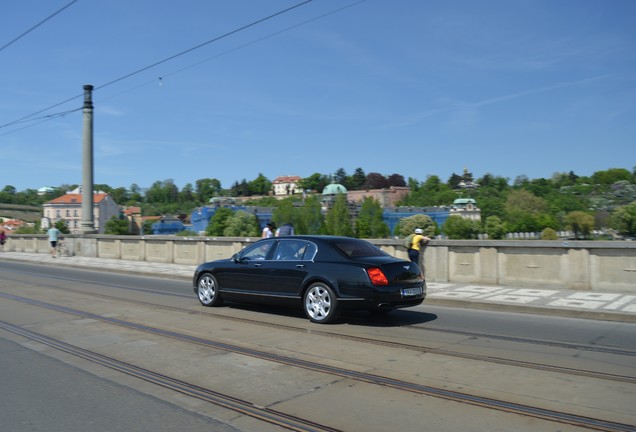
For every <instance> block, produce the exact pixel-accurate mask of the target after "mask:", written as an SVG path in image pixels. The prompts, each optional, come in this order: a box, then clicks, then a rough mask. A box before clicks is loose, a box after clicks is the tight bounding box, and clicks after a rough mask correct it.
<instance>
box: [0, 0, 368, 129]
mask: <svg viewBox="0 0 636 432" xmlns="http://www.w3.org/2000/svg"><path fill="white" fill-rule="evenodd" d="M311 1H312V0H307V1H304V2H302V3H299V4H297V5H295V6H292V7H290V8H288V9H285V10H283V11H280V12H277V13H276V14H273V15H270V16H268V17H266V18H262V19H260V20H257V21H254V22H253V23H251V24H248V25H245V26H243V27H241V28H238V29H235V30H233V31H231V32H228V33H226V34H224V35H221V36H218V37H216V38H214V39H211V40H209V41H207V42H204V43H202V44H199V45H197V46H195V47H192V48H190V49H188V50H185V51H182V52H180V53H178V54H175V55H173V56H170V57H167V58H166V59H164V60H161V61H159V62H156V63H153V64H151V65H149V66H146V67H144V68H141V69H139V70H137V71H135V72H132V73H129V74H127V75H125V76H123V77H120V78H118V79H116V80H112V81H110V82H108V83H106V84H103V85H101V86H98V87H95V90H97V89H103V88H104V87H107V86H109V85H112V84H115V83H116V82H119V81H122V80H124V79H126V78H129V77H131V76H134V75H136V74H138V73H141V72H143V71H146V70H148V69H150V68H152V67H155V66H158V65H160V64H162V63H165V62H167V61H169V60H172V59H174V58H176V57H179V56H181V55H183V54H186V53H188V52H191V51H193V50H195V49H198V48H201V47H203V46H205V45H208V44H210V43H212V42H215V41H218V40H220V39H222V38H225V37H227V36H229V35H232V34H234V33H237V32H238V31H241V30H244V29H247V28H249V27H251V26H253V25H256V24H258V23H260V22H263V21H265V20H267V19H270V18H273V17H275V16H277V15H280V14H282V13H285V12H287V11H289V10H292V9H294V8H297V7H299V6H302V5H304V4H306V3H309V2H311ZM365 1H367V0H358V1H355V2H353V3H350V4H348V5H345V6H342V7H340V8H337V9H334V10H332V11H329V12H326V13H324V14H322V15H319V16H316V17H314V18H311V19H308V20H305V21H303V22H300V23H298V24H295V25H292V26H289V27H286V28H284V29H282V30H279V31H276V32H274V33H271V34H268V35H266V36H263V37H261V38H258V39H256V40H253V41H251V42H248V43H245V44H242V45H240V46H237V47H234V48H232V49H229V50H227V51H224V52H222V53H219V54H217V55H215V56H212V57H208V58H206V59H204V60H201V61H198V62H196V63H193V64H190V65H188V66H185V67H183V68H180V69H177V70H175V71H173V72H170V73H168V74H164V75H162V76H160V77H158V79H159V82H160V83H163V78H166V77H169V76H173V75H176V74H178V73H180V72H183V71H185V70H188V69H191V68H193V67H196V66H199V65H201V64H203V63H206V62H209V61H211V60H214V59H217V58H219V57H222V56H225V55H227V54H230V53H232V52H235V51H238V50H240V49H243V48H246V47H248V46H251V45H254V44H256V43H259V42H262V41H264V40H267V39H270V38H272V37H274V36H277V35H280V34H282V33H285V32H288V31H290V30H293V29H296V28H298V27H301V26H303V25H306V24H308V23H311V22H313V21H317V20H319V19H322V18H324V17H326V16H329V15H333V14H335V13H338V12H340V11H342V10H344V9H347V8H350V7H353V6H356V5H358V4H360V3H364V2H365ZM156 82H157V78H153V79H152V80H149V81H146V82H144V83H141V84H139V85H136V86H134V87H132V88H129V89H127V90H124V91H121V92H119V93H116V94H114V95H112V96H110V97H107V98H104V99H101V101H104V100H110V99H113V98H115V97H118V96H120V95H122V94H125V93H128V92H131V91H133V90H136V89H138V88H141V87H144V86H146V85H150V84H152V83H156ZM82 96H83V93H82V94H79V95H77V96H73V97H71V98H69V99H66V100H64V101H62V102H59V103H57V104H55V105H52V106H50V107H47V108H44V109H42V110H40V111H37V112H35V113H33V114H30V115H28V116H25V117H22V118H21V119H18V120H15V121H13V122H11V123H7V124H5V125H1V126H0V129H2V128H4V127H8V126H12V125H15V124H20V123H24V122H28V121H36V120H42V121H41V122H38V123H36V124H34V125H30V126H35V125H37V124H40V123H42V122H44V121H47V120H51V119H52V118H56V117H64V116H65V115H66V114H69V113H72V112H76V111H79V110H81V109H82V108H76V109H73V110H69V111H64V112H61V113H55V114H50V115H47V116H42V117H38V118H35V119H32V118H31V117H33V116H35V115H38V114H41V113H42V112H45V111H48V110H50V109H52V108H55V107H57V106H60V105H63V104H65V103H68V102H70V101H72V100H74V99H78V98H80V97H82ZM30 126H25V127H22V128H19V129H15V130H12V131H10V132H7V133H5V134H0V136H4V135H7V134H9V133H13V132H16V131H19V130H23V129H26V128H28V127H30Z"/></svg>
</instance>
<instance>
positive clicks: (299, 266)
mask: <svg viewBox="0 0 636 432" xmlns="http://www.w3.org/2000/svg"><path fill="white" fill-rule="evenodd" d="M296 268H299V269H304V268H305V264H296Z"/></svg>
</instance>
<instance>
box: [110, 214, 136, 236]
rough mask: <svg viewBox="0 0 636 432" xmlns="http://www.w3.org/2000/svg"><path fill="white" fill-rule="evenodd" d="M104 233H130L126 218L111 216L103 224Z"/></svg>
mask: <svg viewBox="0 0 636 432" xmlns="http://www.w3.org/2000/svg"><path fill="white" fill-rule="evenodd" d="M104 233H105V234H111V235H127V234H130V232H129V227H128V221H127V220H126V219H120V218H118V217H117V216H113V217H112V218H110V220H108V221H107V222H106V224H105V225H104Z"/></svg>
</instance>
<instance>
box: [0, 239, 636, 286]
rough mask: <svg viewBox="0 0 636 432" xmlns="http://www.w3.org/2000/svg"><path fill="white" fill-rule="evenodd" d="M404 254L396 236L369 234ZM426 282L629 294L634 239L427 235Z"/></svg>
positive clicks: (191, 246) (31, 247) (109, 252)
mask: <svg viewBox="0 0 636 432" xmlns="http://www.w3.org/2000/svg"><path fill="white" fill-rule="evenodd" d="M256 240H258V238H239V237H221V238H204V237H194V238H185V237H174V236H144V237H138V236H107V235H91V236H83V237H80V236H67V237H66V238H65V240H64V241H65V242H66V250H67V251H68V253H69V254H72V255H78V256H87V257H99V258H111V259H124V260H131V261H149V262H158V263H176V264H186V265H197V264H199V263H201V262H204V261H210V260H215V259H220V258H227V257H230V256H231V255H232V254H234V253H236V252H238V251H240V250H241V249H242V248H243V247H244V246H245V245H246V244H248V243H251V242H254V241H256ZM370 242H371V243H374V244H376V245H377V246H379V247H380V248H382V249H383V250H385V251H386V252H388V253H389V254H391V255H394V256H397V257H399V258H404V259H407V255H406V251H405V250H404V248H403V247H402V245H401V243H402V241H401V240H387V239H375V240H370ZM5 250H7V251H15V252H30V253H48V252H49V245H48V242H47V239H46V236H43V235H22V236H19V235H11V236H9V241H8V242H7V244H6V245H5ZM424 268H425V271H426V278H427V280H428V281H429V282H437V283H444V282H448V283H464V284H480V285H506V286H521V287H534V288H556V289H574V290H594V291H625V292H633V293H636V242H629V241H568V242H563V241H524V240H435V241H432V242H431V243H430V244H429V246H428V247H427V248H426V249H425V252H424Z"/></svg>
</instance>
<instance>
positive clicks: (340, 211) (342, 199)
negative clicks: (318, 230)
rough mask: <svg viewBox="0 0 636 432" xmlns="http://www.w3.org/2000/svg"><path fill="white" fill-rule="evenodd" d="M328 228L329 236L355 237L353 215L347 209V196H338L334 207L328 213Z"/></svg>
mask: <svg viewBox="0 0 636 432" xmlns="http://www.w3.org/2000/svg"><path fill="white" fill-rule="evenodd" d="M326 228H327V234H331V235H341V236H348V237H352V236H353V227H352V226H351V215H350V214H349V209H348V208H347V197H346V195H345V194H338V195H336V198H335V200H334V203H333V206H332V207H331V208H330V209H329V211H328V212H327V216H326Z"/></svg>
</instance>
